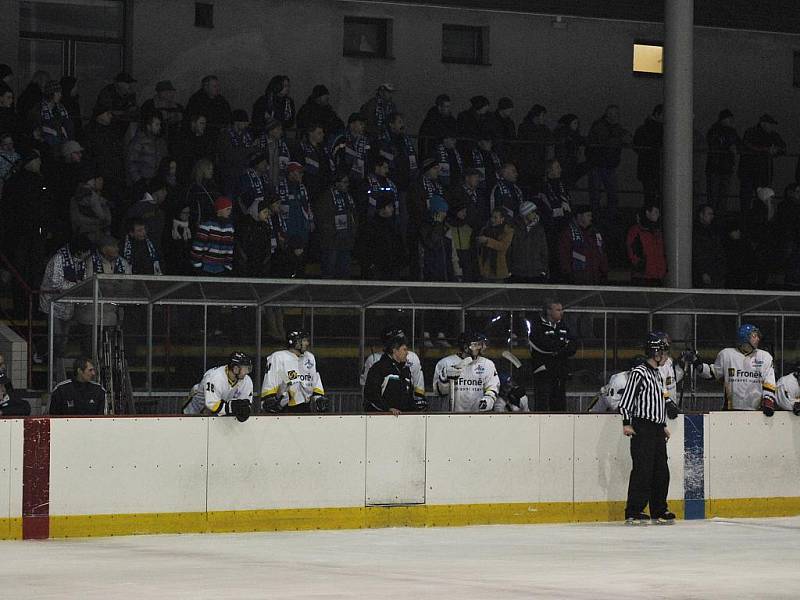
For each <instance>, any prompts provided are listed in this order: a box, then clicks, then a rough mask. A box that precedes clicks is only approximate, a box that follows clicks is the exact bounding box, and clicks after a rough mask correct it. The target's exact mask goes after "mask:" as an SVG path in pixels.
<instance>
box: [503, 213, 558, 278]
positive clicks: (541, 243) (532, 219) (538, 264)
mask: <svg viewBox="0 0 800 600" xmlns="http://www.w3.org/2000/svg"><path fill="white" fill-rule="evenodd" d="M549 264H550V258H549V254H548V249H547V235H546V234H545V231H544V226H543V225H542V223H541V219H540V218H539V214H538V212H537V209H536V205H535V204H534V203H533V202H530V201H528V200H526V201H524V202H523V203H522V204H520V206H519V219H518V220H517V223H516V225H515V227H514V240H513V241H512V242H511V261H510V271H511V281H512V282H513V283H547V279H548V270H549Z"/></svg>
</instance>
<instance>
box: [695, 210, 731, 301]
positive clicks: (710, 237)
mask: <svg viewBox="0 0 800 600" xmlns="http://www.w3.org/2000/svg"><path fill="white" fill-rule="evenodd" d="M724 284H725V246H724V245H723V243H722V235H721V234H720V232H719V231H718V230H717V227H716V224H715V223H714V208H713V207H711V206H710V205H708V204H703V205H702V206H701V207H700V208H698V209H697V221H695V224H694V229H693V230H692V285H693V286H694V287H697V288H721V287H722V286H723V285H724Z"/></svg>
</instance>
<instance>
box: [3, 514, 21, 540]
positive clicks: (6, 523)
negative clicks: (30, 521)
mask: <svg viewBox="0 0 800 600" xmlns="http://www.w3.org/2000/svg"><path fill="white" fill-rule="evenodd" d="M21 539H22V517H16V518H13V519H10V518H4V519H0V540H21Z"/></svg>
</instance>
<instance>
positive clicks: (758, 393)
mask: <svg viewBox="0 0 800 600" xmlns="http://www.w3.org/2000/svg"><path fill="white" fill-rule="evenodd" d="M699 373H700V375H701V377H704V378H706V379H711V378H712V377H713V378H714V379H717V380H721V381H723V382H724V385H725V408H726V409H727V410H759V408H760V407H761V399H762V398H770V399H772V400H774V399H775V370H774V369H773V368H772V355H771V354H770V353H769V352H765V351H764V350H754V351H753V352H751V353H750V354H743V353H742V351H741V350H739V349H738V348H725V349H724V350H722V351H721V352H720V353H719V354H717V360H715V361H714V364H713V365H710V364H703V366H702V368H701V369H700V370H699Z"/></svg>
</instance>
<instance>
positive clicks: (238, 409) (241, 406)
mask: <svg viewBox="0 0 800 600" xmlns="http://www.w3.org/2000/svg"><path fill="white" fill-rule="evenodd" d="M230 408H231V412H232V413H233V416H235V417H236V420H237V421H239V423H244V422H245V421H247V419H249V418H250V401H249V400H242V399H238V400H231V402H230Z"/></svg>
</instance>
